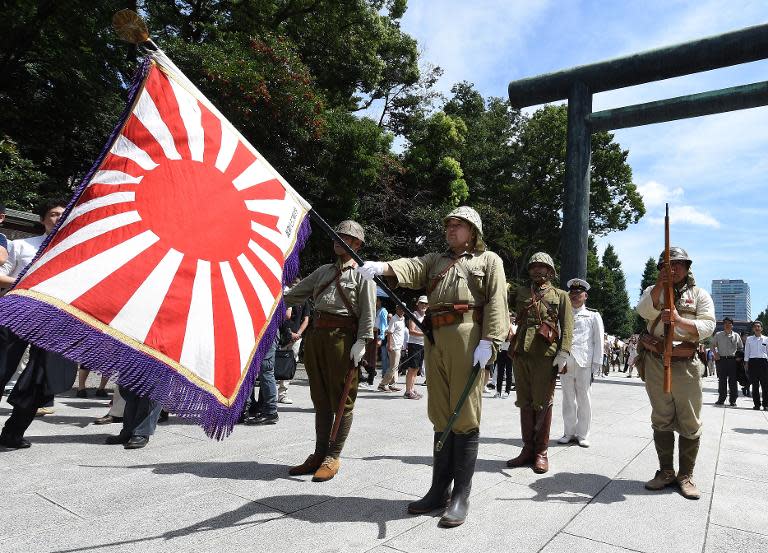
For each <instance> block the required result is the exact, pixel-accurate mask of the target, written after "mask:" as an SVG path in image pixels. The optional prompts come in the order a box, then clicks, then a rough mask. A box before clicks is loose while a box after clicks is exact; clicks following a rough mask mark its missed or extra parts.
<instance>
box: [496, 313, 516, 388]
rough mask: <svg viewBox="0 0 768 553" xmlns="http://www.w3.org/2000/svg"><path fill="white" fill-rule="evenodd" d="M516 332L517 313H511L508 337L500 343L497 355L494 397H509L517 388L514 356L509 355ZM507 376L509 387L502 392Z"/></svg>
mask: <svg viewBox="0 0 768 553" xmlns="http://www.w3.org/2000/svg"><path fill="white" fill-rule="evenodd" d="M516 332H517V325H516V324H515V315H514V313H510V315H509V332H508V333H507V339H506V340H504V341H503V342H502V343H501V345H499V354H498V355H497V356H496V396H494V397H499V398H502V399H507V398H508V397H509V393H510V392H511V391H512V390H514V389H515V377H514V374H513V372H512V358H511V357H510V356H509V344H510V343H511V342H512V340H514V338H515V333H516ZM505 376H506V378H507V387H506V388H505V389H504V392H502V391H501V387H502V385H503V384H504V377H505Z"/></svg>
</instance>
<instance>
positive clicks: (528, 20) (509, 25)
mask: <svg viewBox="0 0 768 553" xmlns="http://www.w3.org/2000/svg"><path fill="white" fill-rule="evenodd" d="M549 4H550V0H515V1H504V2H497V1H487V0H485V1H475V2H466V1H462V0H450V1H442V2H410V3H409V4H408V10H407V11H406V12H405V16H404V17H403V21H402V27H403V30H404V31H405V32H407V33H409V34H410V35H412V36H413V37H415V38H416V39H417V40H418V43H419V48H420V50H421V51H422V58H423V59H424V60H425V61H427V62H430V63H434V64H435V65H439V66H440V67H441V68H442V69H443V71H444V74H443V78H442V79H441V80H440V82H439V83H438V88H439V89H440V90H442V91H443V92H447V91H448V90H450V88H451V86H453V85H454V84H455V83H457V82H459V81H464V80H466V81H469V82H472V83H475V84H478V85H481V88H482V85H483V84H486V83H487V82H488V80H489V79H491V80H494V81H497V80H498V82H499V83H500V84H501V85H502V86H501V87H499V88H498V89H496V90H492V91H487V90H484V91H483V92H484V93H485V94H486V95H489V94H490V95H494V96H503V95H504V94H505V92H506V90H505V88H504V83H506V82H507V81H509V78H510V76H511V75H510V74H509V71H508V70H507V69H506V68H507V67H508V64H509V58H510V55H511V53H514V52H518V51H519V50H520V49H521V48H523V47H524V46H525V44H526V41H527V39H529V38H532V37H535V28H536V27H535V24H536V23H538V21H539V19H540V18H541V16H542V15H543V14H544V13H545V12H546V11H547V8H548V7H549Z"/></svg>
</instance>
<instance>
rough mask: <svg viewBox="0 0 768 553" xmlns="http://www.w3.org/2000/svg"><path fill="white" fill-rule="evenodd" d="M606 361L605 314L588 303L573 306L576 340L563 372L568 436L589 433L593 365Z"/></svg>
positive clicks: (585, 435)
mask: <svg viewBox="0 0 768 553" xmlns="http://www.w3.org/2000/svg"><path fill="white" fill-rule="evenodd" d="M595 364H596V366H598V367H600V366H602V364H603V318H602V317H601V316H600V313H598V312H597V311H594V310H592V309H588V308H587V307H586V306H584V305H583V306H581V307H579V308H578V309H574V310H573V343H572V344H571V352H570V354H569V356H568V362H567V368H568V371H567V372H566V373H565V374H561V375H560V385H561V387H562V389H563V423H564V425H565V432H564V434H565V435H566V436H571V437H576V438H583V439H586V438H588V437H589V427H590V424H591V423H592V398H591V396H590V385H591V383H592V367H593V366H595Z"/></svg>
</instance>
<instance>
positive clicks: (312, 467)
mask: <svg viewBox="0 0 768 553" xmlns="http://www.w3.org/2000/svg"><path fill="white" fill-rule="evenodd" d="M332 417H333V415H332V414H331V413H318V412H315V452H314V453H312V454H311V455H310V456H309V457H307V458H306V460H305V461H304V462H303V463H301V464H300V465H296V466H295V467H291V468H290V469H288V474H290V475H291V476H302V475H304V474H314V473H315V472H316V471H317V469H319V468H320V465H322V464H323V459H325V456H326V454H327V453H328V440H329V439H330V435H331V425H332V422H333V421H332Z"/></svg>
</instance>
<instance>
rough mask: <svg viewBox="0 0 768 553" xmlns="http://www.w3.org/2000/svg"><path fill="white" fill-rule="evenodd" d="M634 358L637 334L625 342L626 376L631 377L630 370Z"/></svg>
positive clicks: (635, 356) (632, 367)
mask: <svg viewBox="0 0 768 553" xmlns="http://www.w3.org/2000/svg"><path fill="white" fill-rule="evenodd" d="M635 359H637V334H633V335H632V336H631V337H630V338H629V343H628V344H627V378H632V371H633V370H634V368H635Z"/></svg>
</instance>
